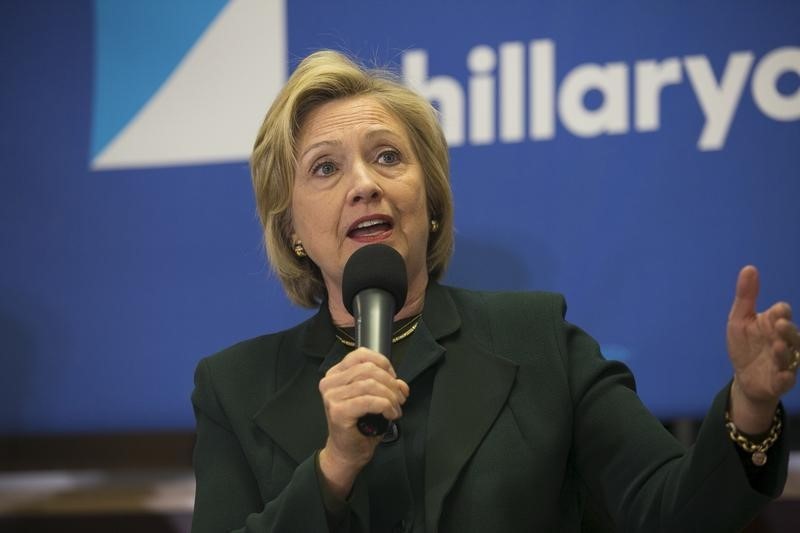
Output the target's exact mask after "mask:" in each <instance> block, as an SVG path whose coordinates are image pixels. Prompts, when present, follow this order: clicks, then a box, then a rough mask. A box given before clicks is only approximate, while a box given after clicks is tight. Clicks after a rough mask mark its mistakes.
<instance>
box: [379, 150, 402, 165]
mask: <svg viewBox="0 0 800 533" xmlns="http://www.w3.org/2000/svg"><path fill="white" fill-rule="evenodd" d="M399 161H400V154H398V153H397V152H395V151H394V150H386V151H385V152H381V153H380V155H379V156H378V162H379V163H381V164H384V165H394V164H395V163H397V162H399Z"/></svg>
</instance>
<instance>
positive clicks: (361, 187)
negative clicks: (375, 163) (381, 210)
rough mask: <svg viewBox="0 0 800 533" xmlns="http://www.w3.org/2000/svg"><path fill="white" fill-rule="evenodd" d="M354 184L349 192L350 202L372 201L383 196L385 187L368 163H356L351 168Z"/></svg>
mask: <svg viewBox="0 0 800 533" xmlns="http://www.w3.org/2000/svg"><path fill="white" fill-rule="evenodd" d="M351 174H352V180H353V183H352V186H351V188H350V191H349V192H348V194H347V196H348V198H347V199H348V202H349V203H351V204H355V203H358V202H372V201H375V200H380V198H381V197H382V196H383V189H381V187H380V185H379V184H378V181H377V176H375V174H374V171H373V170H372V169H371V168H370V167H369V165H367V164H366V163H362V162H359V163H356V164H355V165H353V167H352V169H351Z"/></svg>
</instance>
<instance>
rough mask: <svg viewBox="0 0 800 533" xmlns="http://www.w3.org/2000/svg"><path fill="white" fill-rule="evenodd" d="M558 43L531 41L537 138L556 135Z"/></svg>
mask: <svg viewBox="0 0 800 533" xmlns="http://www.w3.org/2000/svg"><path fill="white" fill-rule="evenodd" d="M555 57H556V53H555V43H553V41H551V40H549V39H541V40H538V41H533V42H531V45H530V57H529V59H528V61H529V63H530V64H529V67H528V68H529V70H530V83H529V89H528V90H529V91H530V94H529V96H528V99H529V100H530V108H531V117H530V136H531V138H532V139H534V140H539V139H552V138H553V137H555V135H556V114H555V109H556V106H555V104H554V102H555V93H556V60H555Z"/></svg>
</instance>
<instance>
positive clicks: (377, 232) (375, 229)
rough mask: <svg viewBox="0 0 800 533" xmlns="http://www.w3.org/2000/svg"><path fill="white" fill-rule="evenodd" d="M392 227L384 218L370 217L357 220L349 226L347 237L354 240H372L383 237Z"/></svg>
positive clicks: (388, 219) (389, 221) (387, 219)
mask: <svg viewBox="0 0 800 533" xmlns="http://www.w3.org/2000/svg"><path fill="white" fill-rule="evenodd" d="M392 227H393V224H392V220H391V218H389V217H386V216H371V217H364V218H362V219H359V220H357V221H356V222H354V223H353V225H352V226H350V229H349V230H348V231H347V236H348V237H350V238H351V239H355V240H373V239H378V238H381V237H383V236H385V235H386V234H387V233H388V232H389V231H391V229H392Z"/></svg>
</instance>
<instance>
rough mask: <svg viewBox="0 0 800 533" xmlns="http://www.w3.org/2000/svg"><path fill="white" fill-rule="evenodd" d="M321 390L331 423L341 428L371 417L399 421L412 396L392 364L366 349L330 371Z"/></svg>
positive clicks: (323, 379)
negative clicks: (407, 401) (406, 403)
mask: <svg viewBox="0 0 800 533" xmlns="http://www.w3.org/2000/svg"><path fill="white" fill-rule="evenodd" d="M319 390H320V393H321V394H322V399H323V403H324V404H325V410H326V412H327V415H328V420H329V422H331V423H333V424H334V425H335V426H339V427H353V426H355V423H356V421H357V420H358V419H359V418H360V417H361V416H363V415H365V414H368V413H375V414H382V415H383V416H384V417H385V418H387V419H389V420H396V419H398V418H400V416H402V408H401V406H402V405H403V404H404V403H405V401H406V398H407V397H408V394H409V387H408V384H407V383H405V382H404V381H403V380H400V379H397V374H396V373H395V371H394V368H392V365H391V363H390V362H389V360H388V359H387V358H386V357H384V356H383V355H381V354H379V353H377V352H374V351H372V350H368V349H366V348H359V349H356V350H353V351H352V352H350V353H349V354H347V356H345V357H344V358H343V359H342V360H341V361H340V362H339V363H338V364H337V365H335V366H333V367H332V368H331V369H330V370H328V372H327V374H325V377H324V378H322V380H321V381H320V384H319Z"/></svg>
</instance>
